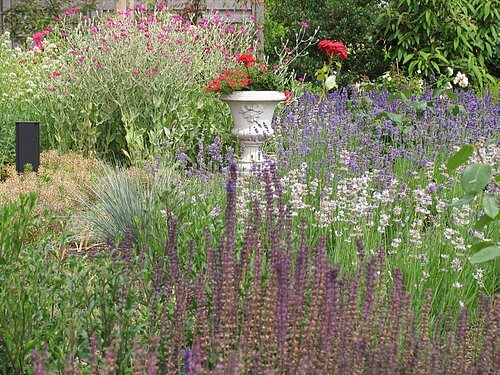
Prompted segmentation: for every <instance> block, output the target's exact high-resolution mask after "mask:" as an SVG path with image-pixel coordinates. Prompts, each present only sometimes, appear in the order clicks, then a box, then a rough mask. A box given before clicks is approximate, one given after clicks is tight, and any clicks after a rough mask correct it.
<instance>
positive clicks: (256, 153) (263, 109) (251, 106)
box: [220, 91, 285, 174]
mask: <svg viewBox="0 0 500 375" xmlns="http://www.w3.org/2000/svg"><path fill="white" fill-rule="evenodd" d="M220 99H221V100H222V101H223V102H226V103H227V104H228V105H229V107H230V108H231V115H232V117H233V123H234V128H233V131H232V133H233V134H234V135H235V136H236V138H238V140H239V141H240V150H241V154H240V160H239V162H238V167H239V170H240V171H241V172H242V173H243V174H246V173H250V172H251V171H252V170H254V168H258V167H259V166H260V165H261V164H262V163H263V162H264V161H265V160H266V155H265V154H264V152H263V150H262V144H263V143H264V141H265V140H266V139H267V138H269V137H270V136H271V135H273V133H274V130H273V128H272V126H271V122H272V120H273V114H274V110H275V109H276V107H277V106H278V104H279V103H280V102H282V101H284V100H285V94H284V93H282V92H279V91H236V92H233V93H231V94H228V95H222V96H221V97H220Z"/></svg>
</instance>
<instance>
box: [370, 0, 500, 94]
mask: <svg viewBox="0 0 500 375" xmlns="http://www.w3.org/2000/svg"><path fill="white" fill-rule="evenodd" d="M494 4H495V1H494V0H472V1H468V0H447V1H441V0H395V1H391V2H390V3H389V6H388V7H387V8H385V11H384V12H383V13H382V14H380V16H379V17H378V19H377V25H378V26H379V28H380V30H381V35H382V36H383V37H384V39H385V43H386V48H387V52H388V56H389V58H390V59H391V60H397V61H398V63H399V64H400V65H401V66H404V67H405V68H406V69H407V72H408V73H409V74H410V75H411V74H414V73H415V72H416V71H417V70H419V71H421V73H422V74H423V75H424V77H430V76H431V75H436V76H439V75H441V74H444V73H446V71H445V69H446V68H447V67H451V68H454V69H457V70H461V71H463V72H466V74H467V76H469V77H472V79H473V80H474V81H475V82H476V83H477V84H478V85H479V86H481V87H482V86H483V85H484V84H486V83H488V82H494V78H493V76H492V74H495V71H494V69H493V67H494V66H495V61H498V49H497V48H496V43H497V33H498V27H499V26H500V12H499V10H498V8H497V7H496V6H495V5H494ZM465 86H466V85H464V87H465Z"/></svg>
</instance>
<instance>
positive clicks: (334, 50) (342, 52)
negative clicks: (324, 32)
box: [318, 39, 347, 60]
mask: <svg viewBox="0 0 500 375" xmlns="http://www.w3.org/2000/svg"><path fill="white" fill-rule="evenodd" d="M318 49H320V50H321V51H325V53H326V54H327V56H331V55H333V56H334V57H338V58H339V59H341V60H345V59H347V48H346V46H345V45H344V43H342V42H332V41H331V40H328V39H324V40H322V41H321V42H319V43H318Z"/></svg>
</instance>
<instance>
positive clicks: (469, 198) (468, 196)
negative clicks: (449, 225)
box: [450, 193, 476, 207]
mask: <svg viewBox="0 0 500 375" xmlns="http://www.w3.org/2000/svg"><path fill="white" fill-rule="evenodd" d="M475 196H476V194H475V193H469V194H465V195H464V196H463V197H461V198H460V199H459V200H458V201H456V202H454V203H452V204H451V205H450V207H459V206H463V205H464V204H467V203H470V202H472V200H473V199H474V197H475Z"/></svg>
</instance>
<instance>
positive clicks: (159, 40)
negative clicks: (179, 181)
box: [35, 10, 255, 161]
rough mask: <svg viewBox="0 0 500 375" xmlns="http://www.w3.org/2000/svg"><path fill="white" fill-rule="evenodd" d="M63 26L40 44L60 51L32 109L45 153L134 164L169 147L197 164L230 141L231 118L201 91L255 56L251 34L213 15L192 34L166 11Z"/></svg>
mask: <svg viewBox="0 0 500 375" xmlns="http://www.w3.org/2000/svg"><path fill="white" fill-rule="evenodd" d="M65 25H66V21H65V20H63V21H62V22H61V23H59V24H58V25H57V26H56V27H54V29H53V30H52V31H51V33H50V34H49V35H48V36H47V37H46V39H45V40H44V41H43V42H42V43H43V44H44V45H47V44H50V42H55V43H56V44H57V45H58V46H59V47H60V49H59V50H58V51H57V52H55V53H54V58H56V59H58V60H59V63H58V64H57V65H55V66H54V70H53V72H51V74H50V75H49V77H48V79H46V81H45V82H44V84H43V86H42V87H40V90H41V93H42V94H41V98H40V100H38V101H37V103H36V104H35V105H36V106H37V109H38V111H39V115H40V117H41V118H43V120H44V123H46V125H47V131H46V133H45V134H46V137H47V139H48V141H49V144H50V146H52V147H56V148H59V149H63V150H65V149H75V148H76V149H80V150H83V151H85V152H88V153H92V152H96V153H97V154H98V155H101V156H105V157H108V158H110V159H113V158H123V156H124V155H125V156H126V157H127V159H128V160H131V161H133V160H136V159H140V158H142V157H143V156H145V155H153V154H155V153H156V151H158V149H159V148H162V147H163V145H164V144H165V143H166V142H168V143H169V144H171V146H172V150H174V149H176V148H178V147H180V146H183V148H184V149H186V150H187V151H188V153H189V155H188V156H189V157H191V158H192V159H193V161H194V155H196V149H197V147H198V144H199V142H200V141H201V142H202V143H205V144H208V143H211V142H212V141H213V139H214V138H215V137H217V136H219V137H221V138H222V139H223V141H224V143H225V144H228V143H230V142H232V138H231V137H230V132H229V129H230V116H229V111H228V109H227V108H226V107H225V105H224V103H222V102H220V101H219V100H217V98H214V97H209V96H206V95H203V94H204V93H203V89H204V87H205V86H206V84H207V82H208V81H209V80H211V79H213V78H215V77H217V76H218V75H219V74H220V70H221V69H222V68H223V67H227V66H228V64H231V63H232V61H233V60H234V59H232V57H233V55H234V54H235V53H236V52H238V53H241V51H247V50H249V49H250V50H252V49H253V48H254V47H253V46H254V35H255V34H254V31H253V30H252V29H251V28H250V26H246V25H242V26H239V27H235V26H233V25H231V24H230V23H228V21H226V17H225V16H220V17H219V16H218V15H213V16H212V17H211V18H207V19H204V20H201V21H200V23H199V24H197V25H194V24H192V23H191V22H189V21H187V20H185V19H183V18H181V17H179V16H175V15H173V14H170V13H168V12H167V11H163V10H155V11H153V12H151V13H148V12H144V11H138V12H137V13H136V16H135V18H134V19H133V20H131V19H128V18H119V17H116V18H106V19H99V20H81V22H80V23H79V25H78V26H77V27H76V28H71V27H70V28H67V27H66V26H65Z"/></svg>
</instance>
